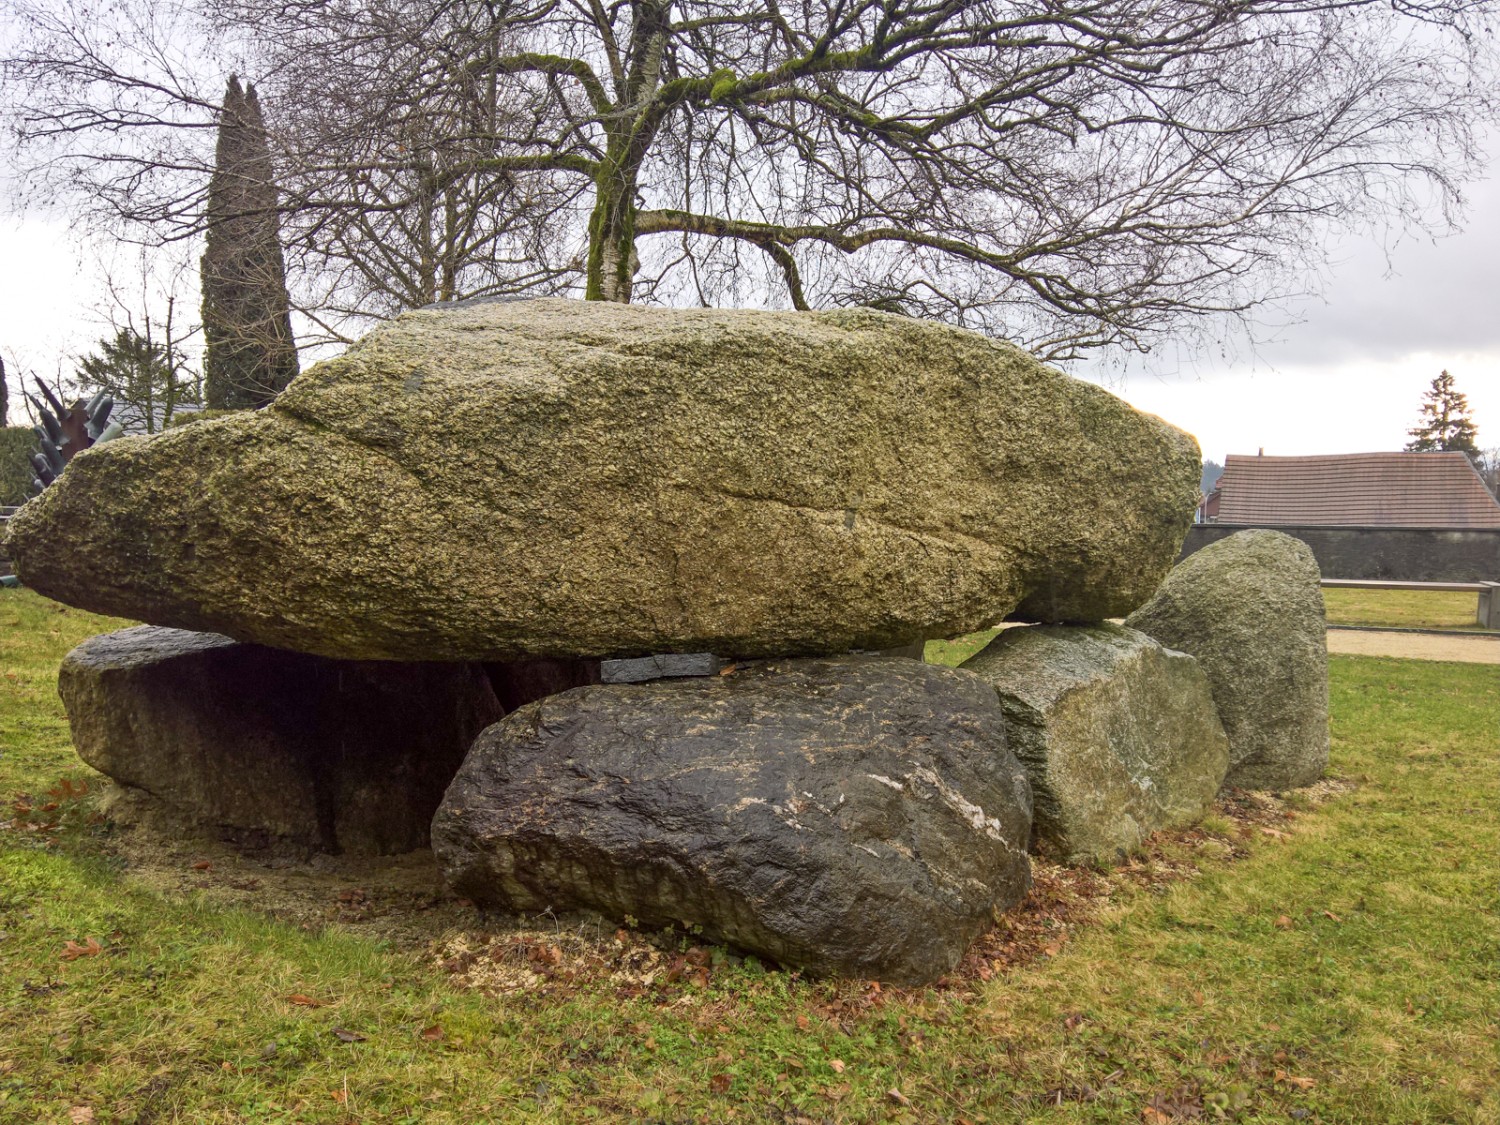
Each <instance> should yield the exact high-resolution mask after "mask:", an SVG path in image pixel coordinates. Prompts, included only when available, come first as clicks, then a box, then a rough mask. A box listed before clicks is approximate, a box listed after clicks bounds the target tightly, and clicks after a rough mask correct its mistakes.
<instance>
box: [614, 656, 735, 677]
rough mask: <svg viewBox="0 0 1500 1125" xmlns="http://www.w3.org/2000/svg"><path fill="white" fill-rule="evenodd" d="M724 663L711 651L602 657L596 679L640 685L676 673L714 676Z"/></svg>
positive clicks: (678, 675)
mask: <svg viewBox="0 0 1500 1125" xmlns="http://www.w3.org/2000/svg"><path fill="white" fill-rule="evenodd" d="M723 667H724V662H723V661H722V660H720V659H719V658H718V657H717V656H715V655H714V654H713V653H711V652H669V653H662V654H660V655H658V656H640V657H636V658H634V659H631V660H605V661H603V662H601V664H600V669H599V671H600V681H601V682H602V683H606V684H640V683H645V682H647V681H648V680H669V679H675V678H677V677H680V676H716V675H718V674H719V670H720V669H721V668H723Z"/></svg>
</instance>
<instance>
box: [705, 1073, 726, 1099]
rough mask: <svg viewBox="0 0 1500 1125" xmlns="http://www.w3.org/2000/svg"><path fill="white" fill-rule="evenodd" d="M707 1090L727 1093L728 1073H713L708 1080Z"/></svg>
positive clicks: (714, 1092)
mask: <svg viewBox="0 0 1500 1125" xmlns="http://www.w3.org/2000/svg"><path fill="white" fill-rule="evenodd" d="M708 1092H709V1093H711V1094H727V1093H729V1075H727V1074H715V1075H714V1076H713V1077H712V1078H710V1079H709V1080H708Z"/></svg>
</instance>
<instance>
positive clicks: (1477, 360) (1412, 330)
mask: <svg viewBox="0 0 1500 1125" xmlns="http://www.w3.org/2000/svg"><path fill="white" fill-rule="evenodd" d="M1491 156H1492V158H1493V157H1495V156H1496V153H1495V152H1494V150H1493V148H1492V150H1491ZM1491 167H1492V169H1494V168H1497V167H1500V159H1492V160H1491ZM1466 196H1467V200H1468V204H1469V208H1468V217H1467V220H1466V222H1465V229H1464V231H1463V233H1461V234H1458V235H1453V236H1450V237H1448V238H1443V239H1439V240H1437V241H1433V240H1431V239H1427V238H1423V237H1415V238H1408V239H1407V240H1406V241H1404V242H1402V243H1400V244H1399V245H1396V246H1394V247H1390V248H1389V253H1387V248H1386V247H1383V246H1382V245H1381V243H1380V242H1379V241H1378V240H1376V239H1374V238H1371V239H1368V240H1363V241H1355V242H1351V243H1348V244H1345V245H1344V246H1343V247H1341V248H1340V249H1339V251H1338V252H1337V256H1336V260H1335V261H1334V262H1332V263H1331V265H1330V269H1329V277H1328V281H1327V285H1326V287H1325V289H1324V291H1323V293H1322V296H1321V298H1320V299H1315V300H1308V301H1303V302H1301V303H1299V304H1298V305H1297V306H1296V307H1295V309H1294V312H1295V314H1296V316H1297V319H1298V323H1294V324H1292V325H1290V326H1289V327H1287V328H1285V329H1283V330H1282V331H1280V332H1278V333H1277V334H1276V337H1277V338H1276V342H1273V343H1267V344H1263V345H1261V346H1260V347H1259V348H1258V349H1257V350H1256V352H1255V354H1246V349H1245V348H1244V347H1243V346H1242V345H1236V344H1234V343H1233V341H1229V342H1228V346H1229V347H1230V348H1231V352H1232V354H1231V355H1230V356H1229V357H1227V358H1221V357H1220V356H1218V355H1215V354H1213V350H1212V349H1208V350H1207V351H1208V354H1199V355H1186V354H1184V355H1165V356H1162V357H1160V358H1156V359H1153V360H1151V361H1150V365H1151V366H1152V367H1153V368H1154V370H1150V371H1142V370H1140V369H1139V365H1137V367H1136V368H1135V369H1133V370H1131V371H1129V372H1128V373H1127V374H1126V375H1125V377H1124V379H1123V381H1122V380H1121V378H1120V377H1119V376H1118V375H1117V374H1115V373H1114V372H1112V371H1111V372H1109V373H1108V374H1105V375H1102V376H1101V375H1095V374H1092V373H1090V372H1089V371H1087V370H1082V369H1078V368H1075V369H1074V370H1075V373H1077V374H1081V375H1086V376H1088V377H1091V378H1094V379H1095V380H1096V381H1099V382H1103V383H1104V384H1105V385H1106V386H1109V387H1110V389H1112V390H1113V391H1115V393H1117V394H1120V395H1122V396H1123V397H1124V398H1126V399H1128V400H1129V401H1130V402H1131V403H1133V404H1134V405H1136V406H1138V407H1140V408H1141V409H1142V410H1148V411H1150V412H1151V413H1153V414H1159V415H1160V416H1161V417H1163V418H1165V419H1167V420H1168V421H1170V422H1173V423H1175V424H1176V425H1179V426H1181V427H1182V428H1183V429H1185V430H1188V431H1190V432H1191V433H1193V434H1195V435H1196V436H1197V438H1198V443H1199V444H1200V445H1201V446H1202V447H1203V455H1204V456H1205V457H1209V458H1212V459H1214V460H1216V461H1219V462H1222V461H1223V460H1224V455H1225V454H1226V453H1255V452H1257V451H1258V450H1260V449H1262V448H1264V450H1265V452H1266V453H1267V455H1291V454H1303V453H1361V452H1368V451H1373V450H1394V449H1400V448H1402V446H1404V445H1405V444H1406V442H1407V440H1408V436H1407V432H1406V431H1407V430H1408V429H1410V428H1411V427H1412V426H1413V425H1415V424H1416V422H1417V411H1418V409H1419V407H1420V405H1421V398H1422V394H1423V392H1424V391H1426V390H1427V388H1428V386H1429V384H1430V383H1431V382H1432V380H1433V379H1434V378H1435V377H1436V376H1437V375H1438V374H1439V373H1440V372H1442V371H1443V370H1445V369H1446V370H1447V371H1448V372H1449V373H1450V374H1451V375H1452V376H1453V378H1454V381H1455V383H1456V385H1457V387H1458V389H1459V390H1460V391H1462V392H1463V393H1464V394H1465V395H1467V396H1468V400H1469V406H1470V408H1471V410H1470V413H1471V416H1472V417H1473V419H1474V421H1475V422H1476V423H1477V424H1478V426H1479V442H1480V445H1481V446H1482V447H1484V448H1491V447H1500V179H1497V178H1495V177H1494V176H1493V175H1492V177H1491V178H1490V179H1487V180H1484V181H1482V182H1480V183H1478V184H1475V185H1473V186H1472V187H1471V188H1470V190H1469V191H1468V192H1467V193H1466Z"/></svg>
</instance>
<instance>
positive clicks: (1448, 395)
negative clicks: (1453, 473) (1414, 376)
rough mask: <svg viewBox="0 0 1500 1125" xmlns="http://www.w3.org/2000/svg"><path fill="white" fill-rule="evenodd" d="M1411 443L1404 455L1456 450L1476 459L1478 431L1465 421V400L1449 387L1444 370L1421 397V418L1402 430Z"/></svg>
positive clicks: (1450, 380)
mask: <svg viewBox="0 0 1500 1125" xmlns="http://www.w3.org/2000/svg"><path fill="white" fill-rule="evenodd" d="M1406 432H1407V433H1408V434H1409V435H1411V441H1409V442H1407V443H1406V452H1408V453H1443V452H1447V451H1449V450H1458V451H1460V452H1463V453H1467V454H1468V455H1469V456H1470V457H1474V456H1477V454H1478V453H1479V446H1478V444H1477V439H1478V437H1479V430H1478V428H1477V427H1476V426H1475V425H1474V423H1473V421H1472V420H1471V419H1470V418H1469V400H1468V399H1467V398H1466V397H1465V396H1464V395H1463V394H1461V393H1460V392H1459V390H1458V388H1456V387H1455V386H1454V385H1453V376H1452V375H1449V374H1448V372H1446V371H1444V372H1443V373H1442V374H1441V375H1439V376H1438V377H1437V378H1436V379H1434V380H1433V381H1432V386H1431V387H1429V388H1428V389H1427V393H1426V394H1424V395H1423V396H1422V410H1421V419H1420V421H1418V423H1417V424H1416V425H1415V426H1413V427H1412V428H1411V429H1409V430H1407V431H1406Z"/></svg>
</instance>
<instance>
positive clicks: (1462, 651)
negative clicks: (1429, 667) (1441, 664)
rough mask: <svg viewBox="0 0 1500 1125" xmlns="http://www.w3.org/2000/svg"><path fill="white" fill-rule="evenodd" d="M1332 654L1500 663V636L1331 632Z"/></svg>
mask: <svg viewBox="0 0 1500 1125" xmlns="http://www.w3.org/2000/svg"><path fill="white" fill-rule="evenodd" d="M1328 651H1329V652H1331V653H1344V654H1346V655H1349V656H1397V657H1401V658H1402V659H1405V660H1455V661H1458V662H1460V663H1463V664H1500V637H1465V636H1463V635H1462V634H1451V635H1448V636H1439V635H1437V634H1433V633H1380V632H1372V631H1370V630H1366V629H1330V630H1328Z"/></svg>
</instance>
